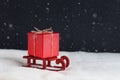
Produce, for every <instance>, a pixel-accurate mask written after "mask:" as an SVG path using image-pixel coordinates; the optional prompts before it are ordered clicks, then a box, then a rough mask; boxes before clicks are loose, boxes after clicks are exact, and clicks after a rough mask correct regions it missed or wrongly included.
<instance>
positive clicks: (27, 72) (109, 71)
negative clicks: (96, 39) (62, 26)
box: [0, 49, 120, 80]
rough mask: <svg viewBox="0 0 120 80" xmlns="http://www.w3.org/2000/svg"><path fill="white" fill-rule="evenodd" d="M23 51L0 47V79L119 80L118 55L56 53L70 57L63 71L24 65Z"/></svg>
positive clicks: (25, 53) (119, 55)
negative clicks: (67, 65) (68, 64)
mask: <svg viewBox="0 0 120 80" xmlns="http://www.w3.org/2000/svg"><path fill="white" fill-rule="evenodd" d="M24 55H27V51H25V50H7V49H6V50H5V49H1V50H0V80H119V79H120V54H115V53H114V54H112V53H102V54H100V53H87V52H63V51H61V52H60V55H59V57H60V56H62V55H66V56H68V57H69V58H70V60H71V63H70V66H69V67H68V68H67V69H66V70H65V71H59V72H54V71H48V70H41V69H36V68H26V67H22V65H25V64H26V60H24V59H23V58H22V57H23V56H24Z"/></svg>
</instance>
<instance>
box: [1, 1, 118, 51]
mask: <svg viewBox="0 0 120 80" xmlns="http://www.w3.org/2000/svg"><path fill="white" fill-rule="evenodd" d="M50 26H52V27H53V30H54V31H57V32H60V36H61V38H60V50H64V51H88V52H89V51H90V52H120V0H0V48H1V49H6V48H8V49H27V33H28V32H29V31H31V30H33V29H34V28H33V27H37V28H39V29H44V28H48V27H50Z"/></svg>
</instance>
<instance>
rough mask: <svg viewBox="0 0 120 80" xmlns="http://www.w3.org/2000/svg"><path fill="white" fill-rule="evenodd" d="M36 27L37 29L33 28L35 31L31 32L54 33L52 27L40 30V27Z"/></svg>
mask: <svg viewBox="0 0 120 80" xmlns="http://www.w3.org/2000/svg"><path fill="white" fill-rule="evenodd" d="M34 29H35V30H33V31H31V32H33V33H36V34H42V33H52V32H53V29H52V27H50V28H46V29H43V30H40V29H38V28H36V27H34Z"/></svg>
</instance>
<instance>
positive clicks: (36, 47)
mask: <svg viewBox="0 0 120 80" xmlns="http://www.w3.org/2000/svg"><path fill="white" fill-rule="evenodd" d="M58 55H59V33H57V32H53V33H40V34H36V33H33V32H29V33H28V56H23V58H25V59H27V67H32V68H33V67H35V68H36V67H37V68H40V69H48V70H54V71H59V70H65V68H66V67H68V66H69V63H70V60H69V58H68V57H67V56H62V57H61V58H57V56H58ZM36 60H42V61H43V62H42V64H40V63H39V64H37V62H36ZM51 61H56V64H61V65H59V66H56V65H54V66H52V64H51ZM40 66H42V68H41V67H40ZM51 67H53V68H58V69H50V68H51Z"/></svg>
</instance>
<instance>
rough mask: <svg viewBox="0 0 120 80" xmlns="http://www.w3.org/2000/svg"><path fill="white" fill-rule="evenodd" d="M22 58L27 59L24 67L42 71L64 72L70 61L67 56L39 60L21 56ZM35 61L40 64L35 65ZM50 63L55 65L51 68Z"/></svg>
mask: <svg viewBox="0 0 120 80" xmlns="http://www.w3.org/2000/svg"><path fill="white" fill-rule="evenodd" d="M23 58H24V59H27V65H26V66H25V67H31V68H38V69H44V70H45V69H47V70H51V71H61V70H65V69H66V68H67V67H68V66H69V64H70V60H69V58H68V57H67V56H61V57H60V58H57V57H49V58H39V57H34V56H23ZM36 60H42V64H40V63H39V64H37V61H36ZM51 61H55V63H56V65H55V66H52V64H51ZM40 66H41V67H40ZM50 68H52V69H50Z"/></svg>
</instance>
